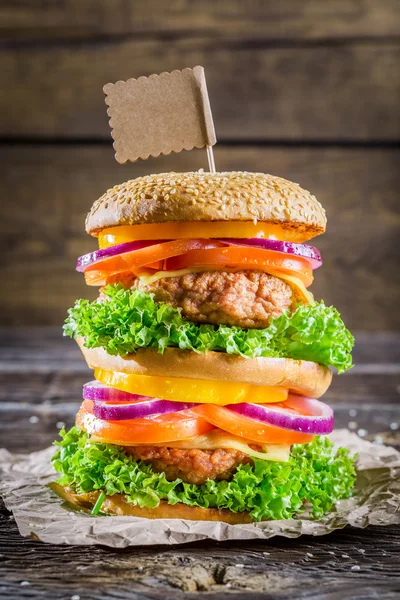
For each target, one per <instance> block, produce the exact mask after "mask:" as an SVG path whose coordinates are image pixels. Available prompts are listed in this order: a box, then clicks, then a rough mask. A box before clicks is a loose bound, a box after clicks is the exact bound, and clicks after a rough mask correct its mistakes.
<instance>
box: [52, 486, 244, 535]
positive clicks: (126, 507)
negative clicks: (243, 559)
mask: <svg viewBox="0 0 400 600" xmlns="http://www.w3.org/2000/svg"><path fill="white" fill-rule="evenodd" d="M49 487H50V488H51V489H52V490H53V491H54V492H55V493H56V494H58V495H59V496H60V497H61V498H63V500H65V501H66V502H68V504H69V505H70V506H72V507H73V508H79V509H86V510H91V509H92V508H93V506H94V505H95V504H96V501H97V499H98V497H99V495H100V492H89V493H87V494H77V493H75V492H74V491H73V490H71V489H70V488H69V487H64V486H62V485H59V484H58V483H50V484H49ZM101 512H102V513H106V514H108V515H114V516H118V517H128V516H129V517H142V518H143V519H186V520H188V521H222V522H223V523H229V524H230V525H239V524H243V523H253V520H252V519H251V517H250V515H249V513H247V512H242V513H234V512H231V511H230V510H218V509H217V508H201V507H199V506H186V504H182V503H178V504H168V502H164V501H161V502H160V504H159V505H158V506H156V508H147V507H143V508H141V507H140V506H137V505H135V504H131V503H130V502H128V501H127V500H126V499H125V497H124V496H122V494H115V495H114V496H106V498H105V500H104V502H103V504H102V506H101Z"/></svg>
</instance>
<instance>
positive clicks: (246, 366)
mask: <svg viewBox="0 0 400 600" xmlns="http://www.w3.org/2000/svg"><path fill="white" fill-rule="evenodd" d="M76 341H77V343H78V345H79V347H80V349H81V350H82V353H83V355H84V357H85V359H86V362H87V364H88V366H89V367H90V368H91V369H104V370H106V371H119V372H121V373H130V374H133V375H151V376H159V377H165V376H166V375H168V376H169V377H188V378H191V379H208V380H210V379H211V380H215V381H234V382H240V383H250V384H253V385H263V386H264V385H265V386H272V387H274V386H279V387H284V388H287V389H289V390H290V391H292V392H294V393H296V394H301V395H303V396H311V397H312V398H319V397H320V396H322V395H323V394H325V392H326V390H327V389H328V387H329V386H330V384H331V381H332V373H331V371H330V370H329V369H328V367H324V366H322V365H319V364H318V363H315V362H311V361H307V360H293V359H292V358H264V357H259V358H243V357H242V356H236V355H232V354H227V353H226V352H212V351H209V352H205V353H204V354H198V353H196V352H192V351H191V350H180V349H179V348H166V350H165V351H164V354H160V353H158V352H157V350H156V349H154V348H149V349H146V350H138V351H137V352H135V353H134V354H128V355H127V356H125V357H122V356H115V355H111V354H107V352H106V351H105V350H104V348H86V346H85V345H84V342H85V340H84V338H78V339H77V340H76Z"/></svg>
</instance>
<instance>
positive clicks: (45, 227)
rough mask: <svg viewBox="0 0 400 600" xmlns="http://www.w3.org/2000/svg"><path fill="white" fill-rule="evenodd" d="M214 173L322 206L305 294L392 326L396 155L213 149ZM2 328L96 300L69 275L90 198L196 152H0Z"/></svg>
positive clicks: (184, 166)
mask: <svg viewBox="0 0 400 600" xmlns="http://www.w3.org/2000/svg"><path fill="white" fill-rule="evenodd" d="M215 155H216V162H217V167H218V168H219V169H220V170H249V171H262V172H270V173H274V174H276V175H280V176H283V177H286V178H288V179H291V180H293V181H297V182H298V183H300V184H301V185H303V186H304V187H305V188H307V189H310V190H311V191H312V192H313V193H315V194H316V196H317V198H319V199H320V201H321V202H322V204H323V205H324V207H325V208H326V210H327V214H328V229H327V233H326V234H325V235H323V236H320V237H318V238H316V239H315V240H314V242H312V243H315V245H316V246H317V247H318V248H319V249H320V250H321V252H322V256H323V259H324V265H323V267H322V268H321V269H319V270H318V271H316V272H315V283H314V285H313V287H312V290H313V292H314V294H315V297H316V298H321V297H322V298H324V300H325V301H326V302H327V303H332V304H334V305H335V306H337V308H338V309H339V310H340V311H341V312H342V316H343V318H344V320H345V322H346V323H347V325H348V327H349V328H350V329H354V330H356V329H358V330H370V331H379V330H390V329H394V330H399V329H400V320H399V319H400V316H399V315H400V313H399V311H398V305H399V302H400V286H399V270H398V257H399V250H398V248H399V245H398V239H399V229H400V219H399V202H398V190H399V187H400V172H399V168H398V164H399V156H400V154H399V152H398V150H396V149H378V148H374V149H372V148H370V149H358V150H355V149H346V148H342V149H335V148H279V147H277V148H268V147H262V146H259V147H257V146H246V147H240V148H236V147H229V146H217V148H216V153H215ZM0 161H1V164H2V167H3V172H4V175H3V177H2V178H1V180H0V194H1V198H2V199H3V200H4V199H6V201H3V202H2V203H0V204H1V208H0V212H3V211H4V212H3V216H2V217H1V219H2V222H3V223H4V224H5V226H3V228H2V235H1V236H0V252H1V253H2V257H3V261H2V263H1V266H0V274H1V279H2V282H3V285H2V289H1V291H0V323H1V324H3V325H57V324H58V325H61V324H62V322H63V321H64V318H65V315H66V310H67V308H68V307H69V306H71V305H72V304H73V302H74V301H75V299H76V298H78V297H87V298H91V299H92V298H94V297H95V293H96V292H95V289H94V288H88V287H87V286H85V284H84V280H83V277H82V275H81V274H78V273H76V272H75V270H74V266H75V261H76V258H77V257H78V256H79V255H81V254H84V253H85V252H89V251H91V250H93V249H94V248H95V245H96V243H95V240H94V239H93V238H91V237H90V236H88V235H86V234H85V232H84V219H85V215H86V212H87V211H88V209H89V208H90V206H91V204H92V202H93V201H94V200H95V199H96V198H97V197H99V196H100V195H101V194H102V193H103V192H104V190H106V189H107V188H109V187H111V186H113V185H115V184H116V183H119V182H122V181H124V180H126V179H129V178H131V177H137V176H139V175H144V174H148V173H151V172H153V171H155V172H162V171H170V170H176V171H186V170H190V169H198V168H199V167H205V166H206V164H205V163H206V157H205V152H204V151H201V150H197V151H193V152H183V153H181V154H176V155H171V156H166V157H160V158H157V159H151V160H147V161H143V162H138V163H135V164H129V165H125V166H120V165H118V164H117V163H116V162H115V161H114V158H113V151H112V149H111V147H109V146H104V147H99V146H94V145H88V146H79V145H77V146H75V145H71V146H70V145H66V146H63V145H62V146H51V145H38V146H36V145H32V146H26V145H25V146H2V147H0Z"/></svg>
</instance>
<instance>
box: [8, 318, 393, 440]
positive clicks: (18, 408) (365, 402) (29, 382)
mask: <svg viewBox="0 0 400 600" xmlns="http://www.w3.org/2000/svg"><path fill="white" fill-rule="evenodd" d="M356 340H357V345H356V348H355V353H354V362H355V367H354V369H352V370H351V371H349V372H348V373H346V374H344V375H341V376H335V377H334V379H333V383H332V386H331V387H330V388H329V390H328V392H327V393H326V395H325V396H324V400H325V401H326V402H328V403H329V404H331V405H332V406H333V407H334V409H335V425H336V427H338V428H340V427H348V426H349V427H350V428H351V429H353V430H354V431H363V435H364V436H369V437H370V438H371V439H374V438H375V437H376V434H379V436H380V437H382V436H381V434H383V436H384V439H385V440H386V441H388V440H390V441H391V443H395V444H399V445H400V408H399V394H400V386H399V383H400V368H399V365H398V360H399V356H400V334H389V333H388V334H378V335H375V334H366V333H360V334H356ZM374 352H375V355H376V356H378V357H379V359H378V360H376V361H371V359H373V357H374V354H373V353H374ZM92 378H93V374H92V371H91V370H90V369H88V368H87V367H86V364H85V362H84V360H83V357H82V356H81V353H80V350H79V348H78V347H77V346H76V344H75V342H73V341H72V340H70V339H68V338H63V337H62V335H61V331H60V330H59V329H53V328H48V329H25V330H15V329H2V330H0V440H1V441H0V445H4V446H5V447H7V448H9V449H10V450H13V451H19V450H20V448H21V437H20V432H21V431H23V432H24V434H23V447H24V449H25V451H35V450H39V449H41V448H45V447H46V446H49V445H50V444H51V443H52V442H53V440H54V439H55V438H56V437H57V435H58V431H59V429H60V428H61V427H62V426H63V425H66V426H67V427H70V426H71V425H72V424H73V422H74V418H75V414H76V412H77V410H78V407H79V404H80V402H81V397H82V386H83V384H84V383H85V382H87V381H89V380H91V379H92ZM377 398H379V404H378V405H377Z"/></svg>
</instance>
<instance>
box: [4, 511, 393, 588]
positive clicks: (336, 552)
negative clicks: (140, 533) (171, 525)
mask: <svg viewBox="0 0 400 600" xmlns="http://www.w3.org/2000/svg"><path fill="white" fill-rule="evenodd" d="M377 540H379V543H377ZM399 550H400V531H399V528H397V527H393V528H385V527H372V528H369V529H367V530H354V529H345V530H343V531H339V532H337V533H334V534H331V535H329V536H325V537H323V538H314V539H313V538H310V537H308V536H303V537H302V538H300V539H299V540H284V539H276V540H270V541H268V542H267V543H264V544H263V543H260V542H255V543H241V544H239V545H238V544H237V543H235V544H232V543H220V544H211V543H207V542H205V543H199V544H195V545H188V546H184V547H180V548H168V549H164V548H133V549H128V550H122V551H121V550H119V551H117V550H110V549H103V548H79V547H62V546H61V547H60V546H49V545H44V544H38V543H37V542H34V541H32V540H28V539H22V538H21V537H20V536H19V533H18V531H17V528H16V526H15V524H14V522H13V521H12V520H9V519H8V517H7V514H6V513H5V512H4V511H3V512H2V513H1V512H0V552H1V553H2V557H1V558H2V562H1V563H0V573H2V575H3V577H2V583H0V593H3V594H4V597H5V598H7V599H9V600H22V599H25V598H43V599H44V600H54V598H55V597H57V598H62V599H64V598H65V599H68V600H69V599H70V598H71V597H72V596H73V595H79V596H80V597H81V598H82V600H83V599H84V600H117V599H118V600H125V599H129V600H181V599H183V598H185V599H186V600H197V599H198V598H199V597H202V596H204V598H207V600H221V599H222V598H230V597H232V596H233V597H235V598H240V599H244V600H261V599H263V600H272V599H275V598H276V599H290V600H291V599H292V598H296V600H297V599H299V600H302V599H315V600H317V599H318V600H320V599H321V600H365V599H368V598H376V597H380V598H385V599H387V600H395V598H398V593H399V590H400V571H399V563H398V553H399ZM38 565H40V569H39V568H38ZM23 581H24V582H27V583H25V585H21V583H22V582H23Z"/></svg>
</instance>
